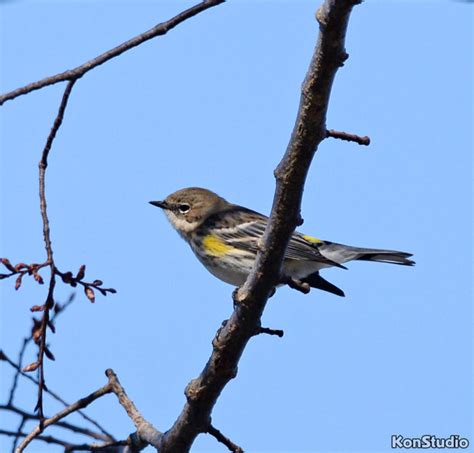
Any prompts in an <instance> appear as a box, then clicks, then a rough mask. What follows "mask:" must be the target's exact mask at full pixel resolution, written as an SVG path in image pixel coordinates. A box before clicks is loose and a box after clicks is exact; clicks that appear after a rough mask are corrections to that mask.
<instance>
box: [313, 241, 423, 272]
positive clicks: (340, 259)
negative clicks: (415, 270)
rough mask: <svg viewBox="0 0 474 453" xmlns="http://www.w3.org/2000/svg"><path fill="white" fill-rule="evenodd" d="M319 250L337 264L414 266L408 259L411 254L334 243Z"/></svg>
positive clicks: (327, 243) (327, 244) (328, 243)
mask: <svg viewBox="0 0 474 453" xmlns="http://www.w3.org/2000/svg"><path fill="white" fill-rule="evenodd" d="M319 250H320V252H321V253H322V254H323V255H324V256H325V257H326V258H328V259H330V260H333V261H336V262H337V263H347V262H348V261H352V260H360V261H376V262H380V263H391V264H401V265H404V266H413V265H414V264H415V262H414V261H412V260H410V259H408V258H409V257H410V256H412V254H411V253H406V252H399V251H397V250H381V249H366V248H361V247H351V246H349V245H343V244H337V243H336V242H326V243H325V244H324V245H323V246H322V247H320V249H319Z"/></svg>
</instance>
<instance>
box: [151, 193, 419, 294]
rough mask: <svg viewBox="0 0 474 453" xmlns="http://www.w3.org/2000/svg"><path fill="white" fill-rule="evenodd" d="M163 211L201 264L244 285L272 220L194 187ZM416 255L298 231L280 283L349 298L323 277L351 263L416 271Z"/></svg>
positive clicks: (168, 199) (174, 195) (222, 277)
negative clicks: (374, 263)
mask: <svg viewBox="0 0 474 453" xmlns="http://www.w3.org/2000/svg"><path fill="white" fill-rule="evenodd" d="M150 203H151V204H152V205H153V206H157V207H159V208H162V209H163V210H164V211H165V213H166V216H167V217H168V220H169V221H170V222H171V225H172V226H173V227H174V229H175V230H176V231H177V232H178V233H179V234H180V235H181V236H182V238H183V239H184V240H185V241H186V242H187V243H188V244H189V245H190V246H191V248H192V250H193V252H194V253H195V255H196V256H197V257H198V259H199V261H201V263H202V264H203V265H204V266H205V267H206V269H207V270H208V271H209V272H211V274H213V275H214V276H216V277H217V278H219V279H220V280H223V281H224V282H226V283H229V284H231V285H234V286H240V285H242V284H243V283H244V282H245V280H246V278H247V276H248V274H249V273H250V271H251V269H252V265H253V263H254V261H255V258H256V256H257V251H258V247H259V245H258V244H259V240H260V238H261V237H262V236H263V233H264V231H265V227H266V226H267V222H268V217H266V216H264V215H262V214H259V213H258V212H255V211H252V210H250V209H247V208H244V207H242V206H238V205H235V204H232V203H229V202H228V201H226V200H224V198H222V197H220V196H219V195H217V194H215V193H214V192H211V191H210V190H207V189H202V188H199V187H189V188H187V189H181V190H178V191H177V192H174V193H172V194H171V195H168V196H167V197H166V199H165V200H163V201H150ZM410 256H412V255H411V253H405V252H398V251H395V250H379V249H367V248H359V247H351V246H348V245H342V244H337V243H335V242H329V241H323V240H321V239H317V238H315V237H312V236H307V235H305V234H302V233H299V232H298V231H295V232H294V233H293V235H292V236H291V238H290V241H289V243H288V247H287V249H286V252H285V257H284V261H283V265H282V274H283V275H282V276H281V280H280V281H281V282H282V283H283V282H284V283H290V282H291V281H292V282H298V284H300V285H301V284H303V285H304V286H305V287H308V290H309V287H312V288H318V289H321V290H323V291H328V292H330V293H333V294H336V295H338V296H344V292H343V291H342V290H341V289H339V288H338V287H337V286H335V285H333V284H332V283H330V282H328V281H327V280H325V279H324V278H322V277H321V276H320V275H319V271H320V270H321V269H323V268H326V267H331V266H336V267H342V268H344V269H346V268H345V267H344V266H343V265H342V264H343V263H346V262H348V261H352V260H362V261H377V262H381V263H393V264H402V265H405V266H412V265H414V264H415V262H414V261H412V260H409V259H408V258H409V257H410Z"/></svg>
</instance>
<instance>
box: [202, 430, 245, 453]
mask: <svg viewBox="0 0 474 453" xmlns="http://www.w3.org/2000/svg"><path fill="white" fill-rule="evenodd" d="M207 433H208V434H210V435H211V436H213V437H214V438H215V439H216V440H217V441H218V442H220V443H221V444H224V445H225V446H226V447H227V448H228V449H229V451H232V452H233V453H244V450H243V449H242V448H241V447H239V446H238V445H236V444H234V442H232V441H231V440H230V439H229V438H228V437H226V436H224V434H222V433H221V432H220V431H219V430H218V429H217V428H214V426H212V425H209V428H207Z"/></svg>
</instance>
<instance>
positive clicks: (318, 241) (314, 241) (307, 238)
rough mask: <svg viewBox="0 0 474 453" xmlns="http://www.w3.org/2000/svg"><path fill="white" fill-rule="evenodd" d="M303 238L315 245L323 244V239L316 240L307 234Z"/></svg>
mask: <svg viewBox="0 0 474 453" xmlns="http://www.w3.org/2000/svg"><path fill="white" fill-rule="evenodd" d="M303 237H304V238H305V239H306V240H307V241H308V242H311V243H313V244H321V243H322V242H323V241H321V239H318V238H314V237H313V236H308V235H307V234H305V235H303Z"/></svg>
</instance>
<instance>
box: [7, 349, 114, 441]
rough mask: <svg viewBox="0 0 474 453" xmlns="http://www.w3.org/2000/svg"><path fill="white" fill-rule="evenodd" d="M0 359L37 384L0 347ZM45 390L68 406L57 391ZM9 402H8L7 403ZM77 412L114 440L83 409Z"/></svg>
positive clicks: (112, 437) (36, 381) (35, 381)
mask: <svg viewBox="0 0 474 453" xmlns="http://www.w3.org/2000/svg"><path fill="white" fill-rule="evenodd" d="M0 360H3V361H5V362H7V363H8V364H9V365H11V366H12V367H13V368H15V370H16V371H17V373H18V374H19V375H21V376H23V377H25V378H26V379H28V380H29V381H31V382H33V383H34V384H36V385H39V382H38V380H36V379H35V378H34V377H32V376H31V375H30V374H28V373H25V372H23V371H21V367H20V366H19V365H18V364H16V363H15V362H13V360H11V359H10V358H9V357H8V356H7V355H6V354H5V353H4V352H3V351H2V350H1V349H0ZM45 392H46V393H48V394H49V395H51V397H52V398H54V399H55V400H56V401H59V402H60V403H61V404H63V405H64V406H65V407H67V406H70V404H69V403H68V402H66V401H65V400H64V399H63V398H61V397H60V396H59V395H58V394H57V393H55V392H53V391H52V390H51V389H49V388H45ZM8 404H10V402H9V403H8ZM77 413H78V414H79V415H80V416H81V417H82V418H83V419H84V420H87V421H88V422H89V423H91V424H92V425H94V426H95V427H96V428H97V429H98V430H99V431H100V432H101V433H102V434H104V435H105V436H106V437H107V438H108V439H109V440H111V441H114V440H115V438H114V436H112V434H110V433H108V432H107V431H106V430H105V429H104V428H103V427H102V426H101V425H100V424H99V423H98V422H96V421H95V420H94V419H93V418H91V417H89V416H88V415H87V414H85V413H84V412H83V411H81V410H78V411H77Z"/></svg>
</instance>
